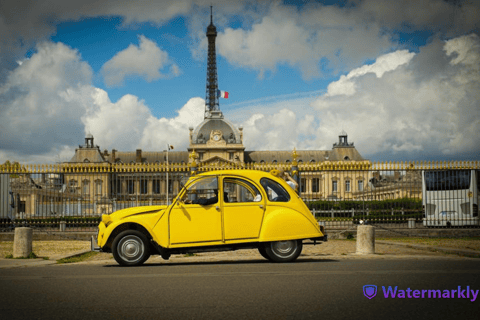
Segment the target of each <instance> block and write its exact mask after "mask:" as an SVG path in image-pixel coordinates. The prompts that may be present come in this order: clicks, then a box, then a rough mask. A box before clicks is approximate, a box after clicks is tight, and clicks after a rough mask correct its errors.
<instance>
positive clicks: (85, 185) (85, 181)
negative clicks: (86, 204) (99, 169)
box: [82, 180, 90, 195]
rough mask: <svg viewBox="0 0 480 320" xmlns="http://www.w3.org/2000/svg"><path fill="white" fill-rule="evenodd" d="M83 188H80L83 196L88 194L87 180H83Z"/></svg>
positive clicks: (88, 185)
mask: <svg viewBox="0 0 480 320" xmlns="http://www.w3.org/2000/svg"><path fill="white" fill-rule="evenodd" d="M82 186H83V188H82V193H83V194H85V195H86V194H89V193H90V181H88V180H83V185H82Z"/></svg>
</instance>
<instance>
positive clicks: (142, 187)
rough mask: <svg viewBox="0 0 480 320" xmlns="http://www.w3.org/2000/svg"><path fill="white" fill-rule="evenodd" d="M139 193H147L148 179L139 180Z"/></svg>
mask: <svg viewBox="0 0 480 320" xmlns="http://www.w3.org/2000/svg"><path fill="white" fill-rule="evenodd" d="M140 193H141V194H147V193H148V181H147V180H140Z"/></svg>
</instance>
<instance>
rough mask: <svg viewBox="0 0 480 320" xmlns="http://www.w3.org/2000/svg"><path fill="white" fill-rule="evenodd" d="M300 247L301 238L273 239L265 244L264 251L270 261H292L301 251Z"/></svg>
mask: <svg viewBox="0 0 480 320" xmlns="http://www.w3.org/2000/svg"><path fill="white" fill-rule="evenodd" d="M302 248H303V244H302V240H286V241H275V242H269V243H267V244H266V245H265V252H266V254H267V256H268V257H269V260H270V261H273V262H292V261H295V259H297V258H298V256H299V255H300V253H302Z"/></svg>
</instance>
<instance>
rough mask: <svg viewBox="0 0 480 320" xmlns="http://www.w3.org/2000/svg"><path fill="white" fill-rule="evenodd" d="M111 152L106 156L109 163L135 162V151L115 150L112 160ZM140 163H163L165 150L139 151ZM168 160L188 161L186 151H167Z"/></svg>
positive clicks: (173, 161) (176, 161)
mask: <svg viewBox="0 0 480 320" xmlns="http://www.w3.org/2000/svg"><path fill="white" fill-rule="evenodd" d="M113 154H114V153H113V152H112V153H110V154H109V155H108V156H107V160H108V161H109V162H111V163H113V162H120V163H135V162H137V152H136V151H115V161H114V160H113ZM140 156H141V159H142V163H164V162H166V161H167V152H166V151H160V152H150V151H141V154H140ZM168 162H170V163H182V162H184V163H188V151H169V152H168Z"/></svg>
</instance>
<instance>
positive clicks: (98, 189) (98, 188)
mask: <svg viewBox="0 0 480 320" xmlns="http://www.w3.org/2000/svg"><path fill="white" fill-rule="evenodd" d="M102 182H103V181H102V180H97V181H95V194H96V195H101V194H102Z"/></svg>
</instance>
